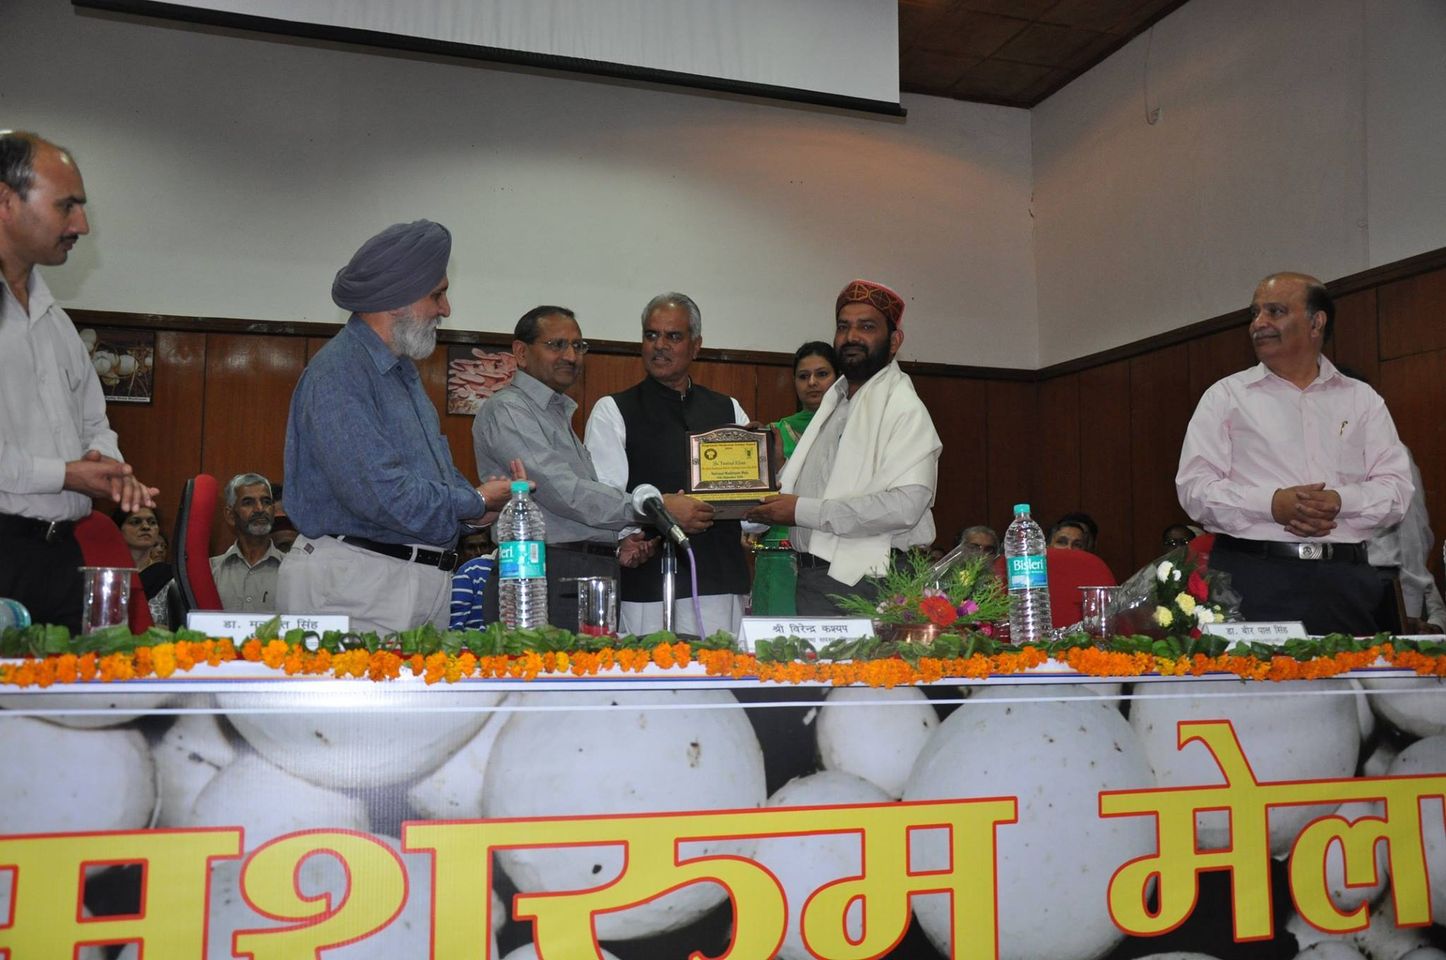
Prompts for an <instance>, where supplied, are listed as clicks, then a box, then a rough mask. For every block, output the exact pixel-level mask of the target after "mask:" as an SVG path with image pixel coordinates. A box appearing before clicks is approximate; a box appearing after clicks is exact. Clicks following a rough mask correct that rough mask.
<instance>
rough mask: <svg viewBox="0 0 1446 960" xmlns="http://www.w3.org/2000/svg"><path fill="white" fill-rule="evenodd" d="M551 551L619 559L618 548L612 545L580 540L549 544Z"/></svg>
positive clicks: (548, 547)
mask: <svg viewBox="0 0 1446 960" xmlns="http://www.w3.org/2000/svg"><path fill="white" fill-rule="evenodd" d="M547 549H549V550H567V551H569V552H571V553H586V554H589V555H590V556H594V557H607V558H608V559H610V560H615V559H617V555H618V548H617V547H616V546H615V545H613V544H610V543H598V542H597V541H595V540H578V541H575V542H573V543H549V544H548V545H547Z"/></svg>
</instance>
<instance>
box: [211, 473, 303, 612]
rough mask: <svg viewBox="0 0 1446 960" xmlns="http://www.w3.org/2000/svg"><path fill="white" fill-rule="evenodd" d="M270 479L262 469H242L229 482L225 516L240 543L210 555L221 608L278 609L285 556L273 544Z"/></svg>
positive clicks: (253, 610)
mask: <svg viewBox="0 0 1446 960" xmlns="http://www.w3.org/2000/svg"><path fill="white" fill-rule="evenodd" d="M275 510H276V505H275V501H274V500H273V499H272V495H271V481H270V480H267V479H266V478H265V477H263V476H262V475H261V474H259V473H238V474H236V476H234V477H232V478H231V482H230V483H228V484H226V506H225V508H224V510H222V514H221V515H222V517H223V518H224V519H225V521H226V526H228V527H230V528H231V532H232V533H234V534H235V535H236V541H235V542H234V543H232V544H231V546H230V547H228V548H227V549H226V552H225V553H223V554H221V555H220V556H218V557H212V558H211V578H212V579H213V580H215V581H216V592H217V593H219V594H220V595H221V606H222V607H224V608H225V609H227V610H236V611H240V612H242V613H274V612H275V611H276V574H277V571H278V570H280V569H281V561H282V559H283V558H285V556H286V554H284V553H282V552H281V551H280V550H278V549H276V547H275V545H274V544H272V542H271V528H272V525H273V524H274V522H275V520H276V514H275Z"/></svg>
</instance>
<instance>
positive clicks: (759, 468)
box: [688, 427, 778, 520]
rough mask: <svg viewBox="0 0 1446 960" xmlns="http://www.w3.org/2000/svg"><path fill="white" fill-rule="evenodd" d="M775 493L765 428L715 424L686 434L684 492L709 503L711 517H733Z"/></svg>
mask: <svg viewBox="0 0 1446 960" xmlns="http://www.w3.org/2000/svg"><path fill="white" fill-rule="evenodd" d="M777 492H778V490H777V488H776V484H775V482H774V470H773V463H772V458H771V457H770V456H769V453H768V433H767V432H766V431H763V430H745V429H744V428H742V427H719V428H718V429H716V430H706V431H703V432H702V433H692V434H689V435H688V495H689V496H692V497H697V498H698V499H699V500H705V501H707V502H708V503H711V504H712V505H713V510H714V516H716V517H718V518H720V519H723V520H736V519H738V518H739V517H741V516H743V514H744V513H745V512H747V510H748V509H749V508H750V507H753V506H755V505H757V504H758V502H759V501H761V500H762V499H763V498H764V497H766V496H769V495H771V494H774V493H777Z"/></svg>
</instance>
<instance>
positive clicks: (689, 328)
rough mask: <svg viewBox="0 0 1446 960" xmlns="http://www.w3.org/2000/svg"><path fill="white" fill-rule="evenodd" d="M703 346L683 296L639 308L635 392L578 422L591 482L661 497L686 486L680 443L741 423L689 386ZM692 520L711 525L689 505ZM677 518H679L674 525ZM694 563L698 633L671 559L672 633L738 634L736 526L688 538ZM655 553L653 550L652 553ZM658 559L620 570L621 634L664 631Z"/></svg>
mask: <svg viewBox="0 0 1446 960" xmlns="http://www.w3.org/2000/svg"><path fill="white" fill-rule="evenodd" d="M702 346H703V318H702V314H701V313H699V311H698V305H697V304H696V303H694V302H693V300H692V298H691V297H688V296H686V295H684V294H681V293H663V294H659V295H658V296H656V297H654V298H653V299H652V300H650V301H648V305H647V306H646V307H645V308H643V345H642V355H643V369H644V370H645V371H646V372H647V376H646V377H644V378H643V380H642V382H641V383H639V384H637V385H636V386H634V387H632V388H630V389H628V390H624V391H622V392H621V393H615V394H613V395H612V396H609V397H603V398H602V399H601V400H599V401H598V402H597V403H596V404H595V405H594V406H593V409H592V413H591V415H590V416H589V417H588V421H587V440H586V443H587V448H588V450H589V452H591V454H592V459H593V464H594V466H595V467H596V468H597V475H598V479H599V480H601V481H603V482H604V483H609V484H612V485H613V486H616V487H619V488H621V489H623V490H632V489H633V488H634V487H636V486H638V485H639V484H643V483H650V484H652V485H653V486H655V487H657V488H658V489H659V490H661V491H662V492H664V493H670V492H673V491H680V490H682V489H684V488H685V487H686V486H687V477H688V434H690V433H695V432H697V431H699V430H711V429H713V428H714V427H721V426H728V425H730V424H735V423H747V422H748V416H747V414H746V413H744V411H743V408H742V407H741V406H739V404H738V401H737V400H734V399H733V398H732V397H728V396H724V395H723V394H721V393H715V392H714V391H712V390H709V389H708V388H707V387H702V386H699V385H698V384H696V383H694V382H693V380H692V378H691V377H690V376H689V375H688V367H689V366H690V365H691V364H692V362H693V358H694V357H696V356H697V355H698V350H699V348H701V347H702ZM685 499H686V500H687V502H688V503H689V504H690V505H696V517H695V519H711V516H712V507H710V506H708V505H707V504H704V503H701V502H700V501H697V500H693V499H692V498H685ZM680 519H681V518H680ZM691 539H692V542H693V556H694V557H695V558H696V561H697V564H698V570H697V572H698V601H699V604H700V606H701V607H702V612H703V623H702V625H701V629H700V626H699V624H698V623H697V618H696V617H695V616H694V613H693V609H692V608H693V604H692V599H691V598H692V595H693V588H692V584H691V582H690V570H689V566H688V559H687V558H686V557H679V558H678V575H677V579H676V583H677V594H676V596H677V602H676V604H675V606H674V621H673V624H674V626H673V629H674V630H675V631H677V632H679V633H692V634H698V635H701V636H708V635H710V634H712V633H713V632H715V631H717V630H727V631H728V632H730V633H735V634H736V633H737V632H738V623H739V619H740V618H741V617H742V616H743V596H744V595H745V594H746V593H747V592H748V565H747V563H746V561H745V560H744V557H743V545H742V530H741V528H740V526H739V523H738V521H736V520H732V521H717V522H713V523H710V524H709V526H708V527H707V528H706V529H705V530H704V531H703V532H702V533H698V534H695V535H693V536H692V538H691ZM660 554H661V551H660ZM662 600H663V587H662V558H661V556H655V557H653V558H652V559H651V560H649V561H648V562H647V563H644V564H642V565H641V566H638V567H636V568H633V569H624V570H623V571H622V605H621V617H620V619H621V620H622V626H623V629H624V630H625V631H627V632H629V633H634V634H646V633H652V632H653V631H655V630H658V629H660V628H661V627H662V624H663V603H662Z"/></svg>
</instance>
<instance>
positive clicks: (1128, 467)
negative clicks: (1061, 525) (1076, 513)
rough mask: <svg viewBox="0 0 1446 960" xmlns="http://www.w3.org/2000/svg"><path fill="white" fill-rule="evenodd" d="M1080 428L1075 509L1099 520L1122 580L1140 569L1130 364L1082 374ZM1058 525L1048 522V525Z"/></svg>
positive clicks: (1109, 559)
mask: <svg viewBox="0 0 1446 960" xmlns="http://www.w3.org/2000/svg"><path fill="white" fill-rule="evenodd" d="M1079 422H1080V484H1079V502H1078V503H1077V504H1075V505H1074V507H1073V508H1074V509H1079V510H1083V511H1084V512H1086V513H1088V514H1089V515H1090V516H1092V517H1094V518H1095V521H1096V522H1097V523H1098V524H1099V526H1100V539H1099V543H1098V545H1097V548H1096V549H1097V551H1098V552H1099V555H1100V557H1101V558H1103V560H1104V561H1105V563H1107V564H1109V567H1110V569H1111V570H1113V571H1114V574H1115V576H1116V577H1118V578H1119V579H1121V580H1123V579H1124V578H1125V577H1127V576H1129V575H1130V574H1131V573H1133V572H1134V571H1135V570H1136V568H1137V566H1138V565H1137V564H1135V558H1134V524H1133V522H1132V518H1131V514H1132V510H1133V497H1134V494H1133V486H1132V482H1131V477H1132V476H1133V474H1134V464H1133V463H1132V462H1131V459H1130V457H1131V450H1132V447H1133V444H1132V443H1131V438H1130V429H1129V427H1130V362H1129V361H1128V360H1118V361H1116V362H1114V363H1109V364H1105V365H1104V366H1100V367H1094V368H1091V369H1089V370H1082V371H1080V374H1079ZM1176 452H1177V453H1178V452H1179V451H1178V449H1177V450H1176ZM1171 476H1172V477H1173V476H1174V474H1173V473H1172V474H1171ZM1057 519H1058V517H1049V518H1047V521H1048V522H1050V523H1052V522H1054V521H1055V520H1057ZM1157 532H1158V531H1157Z"/></svg>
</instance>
